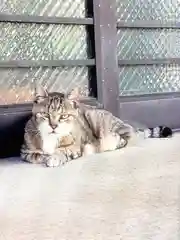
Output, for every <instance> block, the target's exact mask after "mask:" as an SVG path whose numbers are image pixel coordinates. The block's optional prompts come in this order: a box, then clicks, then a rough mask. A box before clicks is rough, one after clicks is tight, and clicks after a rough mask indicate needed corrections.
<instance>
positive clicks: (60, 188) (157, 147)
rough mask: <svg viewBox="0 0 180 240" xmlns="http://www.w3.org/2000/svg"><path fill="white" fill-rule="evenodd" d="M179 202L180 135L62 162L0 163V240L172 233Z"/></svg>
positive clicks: (165, 239)
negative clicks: (50, 164)
mask: <svg viewBox="0 0 180 240" xmlns="http://www.w3.org/2000/svg"><path fill="white" fill-rule="evenodd" d="M179 207H180V135H175V136H174V137H173V138H172V139H148V140H144V141H139V143H138V145H137V146H136V147H129V148H126V149H123V150H121V151H116V152H113V153H110V152H109V153H104V154H99V155H96V156H91V157H89V158H86V159H83V158H81V159H79V160H76V161H73V162H71V163H69V164H67V165H65V166H64V167H61V168H54V169H50V168H45V167H42V166H36V165H31V164H27V163H22V162H20V161H18V160H16V161H15V160H14V159H9V160H2V161H1V164H0V240H76V239H77V240H81V239H83V240H116V239H117V240H120V239H123V240H141V239H143V240H147V239H153V240H154V239H155V240H176V239H179V238H180V212H179Z"/></svg>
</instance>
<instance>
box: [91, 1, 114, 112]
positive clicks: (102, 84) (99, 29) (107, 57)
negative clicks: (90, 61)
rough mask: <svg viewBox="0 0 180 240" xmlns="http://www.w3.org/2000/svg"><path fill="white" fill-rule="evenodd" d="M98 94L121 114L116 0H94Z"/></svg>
mask: <svg viewBox="0 0 180 240" xmlns="http://www.w3.org/2000/svg"><path fill="white" fill-rule="evenodd" d="M93 12H94V32H95V59H96V75H97V96H98V100H99V101H100V102H101V103H102V104H103V105H104V107H105V109H107V110H109V111H111V112H112V113H113V114H115V115H116V116H119V84H118V61H117V29H116V14H115V1H110V0H93Z"/></svg>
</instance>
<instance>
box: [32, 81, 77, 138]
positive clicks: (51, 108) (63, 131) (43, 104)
mask: <svg viewBox="0 0 180 240" xmlns="http://www.w3.org/2000/svg"><path fill="white" fill-rule="evenodd" d="M77 109H78V107H77V105H76V101H74V100H73V99H72V96H71V94H67V95H66V94H64V93H58V92H52V93H48V92H47V91H46V90H45V89H44V88H43V87H42V86H40V85H38V86H36V89H35V99H34V104H33V110H32V113H33V115H34V116H35V119H36V122H37V127H38V129H39V131H40V132H41V133H42V134H45V135H46V134H47V135H48V134H58V136H67V135H68V134H69V133H71V131H72V129H73V127H74V123H75V119H76V117H77V114H78V110H77Z"/></svg>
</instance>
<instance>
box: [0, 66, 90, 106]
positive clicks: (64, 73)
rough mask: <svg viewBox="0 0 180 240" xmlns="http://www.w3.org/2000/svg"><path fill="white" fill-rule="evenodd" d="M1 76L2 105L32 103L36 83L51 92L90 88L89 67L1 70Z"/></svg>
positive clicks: (0, 98) (0, 96) (0, 97)
mask: <svg viewBox="0 0 180 240" xmlns="http://www.w3.org/2000/svg"><path fill="white" fill-rule="evenodd" d="M0 76H1V78H0V86H1V89H0V104H11V103H24V102H28V101H31V100H32V96H33V89H34V85H35V84H34V83H35V82H38V83H40V84H42V85H43V86H46V87H47V89H48V90H50V91H63V92H64V91H67V90H68V89H72V88H73V87H75V86H80V87H82V88H85V89H87V87H88V68H87V67H57V68H27V69H26V68H17V69H12V68H9V69H8V68H0Z"/></svg>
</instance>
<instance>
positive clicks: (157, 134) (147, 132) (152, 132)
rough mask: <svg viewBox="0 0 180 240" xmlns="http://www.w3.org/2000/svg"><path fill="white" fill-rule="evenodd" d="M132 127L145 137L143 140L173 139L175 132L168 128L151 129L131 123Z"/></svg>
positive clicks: (157, 127) (162, 126)
mask: <svg viewBox="0 0 180 240" xmlns="http://www.w3.org/2000/svg"><path fill="white" fill-rule="evenodd" d="M130 125H131V126H132V127H133V128H134V131H135V132H136V133H137V134H139V135H141V136H143V138H145V139H146V138H168V137H172V135H173V130H172V129H171V128H170V127H168V126H164V125H161V126H156V127H154V128H153V127H150V128H148V127H147V126H144V125H143V124H140V123H135V122H133V123H130Z"/></svg>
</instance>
